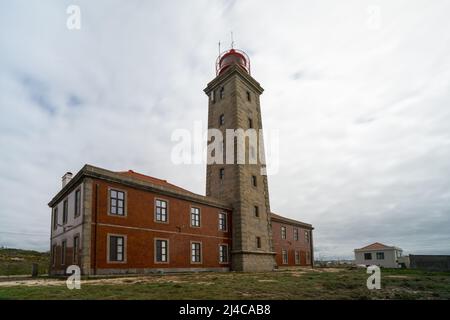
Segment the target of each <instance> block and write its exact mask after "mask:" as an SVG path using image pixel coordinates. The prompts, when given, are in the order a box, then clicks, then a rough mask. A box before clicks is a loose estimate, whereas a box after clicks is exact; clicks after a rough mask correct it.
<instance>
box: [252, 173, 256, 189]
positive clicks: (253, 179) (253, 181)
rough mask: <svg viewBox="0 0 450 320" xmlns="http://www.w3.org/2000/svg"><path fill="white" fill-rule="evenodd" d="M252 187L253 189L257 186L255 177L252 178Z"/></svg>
mask: <svg viewBox="0 0 450 320" xmlns="http://www.w3.org/2000/svg"><path fill="white" fill-rule="evenodd" d="M252 185H253V186H254V187H256V185H257V181H256V176H252Z"/></svg>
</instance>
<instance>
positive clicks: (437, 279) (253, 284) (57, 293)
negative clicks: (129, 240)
mask: <svg viewBox="0 0 450 320" xmlns="http://www.w3.org/2000/svg"><path fill="white" fill-rule="evenodd" d="M368 276H369V275H368V274H366V272H365V269H345V268H342V269H331V268H330V269H325V268H324V269H319V268H317V269H314V270H311V269H298V270H290V271H276V272H266V273H237V272H229V273H189V274H168V275H149V276H135V277H132V276H127V277H116V278H103V279H100V278H90V279H87V280H84V281H83V282H82V284H81V290H68V289H67V288H66V286H65V281H64V280H62V279H50V278H43V279H39V280H28V281H34V284H32V285H30V283H29V282H27V281H25V280H23V281H18V282H16V283H8V284H7V286H6V285H5V283H3V284H2V283H1V282H0V299H46V300H47V299H450V273H448V272H447V273H443V272H425V271H420V270H403V269H382V274H381V285H382V288H381V290H368V289H367V287H366V280H367V277H368ZM27 283H28V284H27Z"/></svg>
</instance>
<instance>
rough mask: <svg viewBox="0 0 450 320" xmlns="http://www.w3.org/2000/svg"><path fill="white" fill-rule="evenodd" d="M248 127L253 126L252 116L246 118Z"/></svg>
mask: <svg viewBox="0 0 450 320" xmlns="http://www.w3.org/2000/svg"><path fill="white" fill-rule="evenodd" d="M248 127H249V128H250V129H252V128H253V120H252V118H248Z"/></svg>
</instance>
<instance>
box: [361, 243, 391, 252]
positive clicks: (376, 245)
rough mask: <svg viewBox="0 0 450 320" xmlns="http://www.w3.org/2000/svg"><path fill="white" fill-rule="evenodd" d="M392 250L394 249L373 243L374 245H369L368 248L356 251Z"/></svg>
mask: <svg viewBox="0 0 450 320" xmlns="http://www.w3.org/2000/svg"><path fill="white" fill-rule="evenodd" d="M392 248H394V247H391V246H387V245H385V244H382V243H379V242H375V243H372V244H369V245H368V246H365V247H362V248H360V249H357V250H381V249H392Z"/></svg>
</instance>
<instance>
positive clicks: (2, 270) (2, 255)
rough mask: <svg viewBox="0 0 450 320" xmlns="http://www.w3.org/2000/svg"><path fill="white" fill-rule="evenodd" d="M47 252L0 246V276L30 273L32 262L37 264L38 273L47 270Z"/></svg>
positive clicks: (48, 258)
mask: <svg viewBox="0 0 450 320" xmlns="http://www.w3.org/2000/svg"><path fill="white" fill-rule="evenodd" d="M49 261H50V255H49V253H48V252H44V253H43V252H37V251H32V250H20V249H4V248H0V276H15V275H31V268H32V264H33V263H37V264H38V268H39V269H38V270H39V273H40V274H46V273H47V272H48V266H49Z"/></svg>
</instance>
